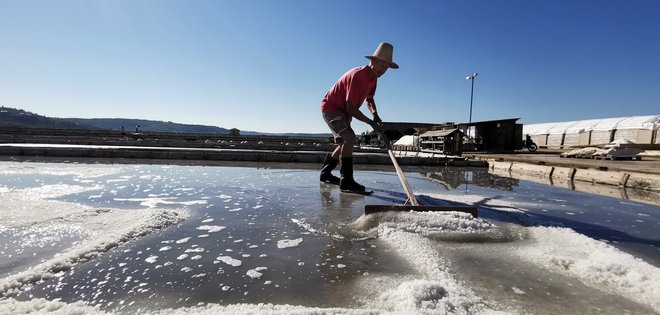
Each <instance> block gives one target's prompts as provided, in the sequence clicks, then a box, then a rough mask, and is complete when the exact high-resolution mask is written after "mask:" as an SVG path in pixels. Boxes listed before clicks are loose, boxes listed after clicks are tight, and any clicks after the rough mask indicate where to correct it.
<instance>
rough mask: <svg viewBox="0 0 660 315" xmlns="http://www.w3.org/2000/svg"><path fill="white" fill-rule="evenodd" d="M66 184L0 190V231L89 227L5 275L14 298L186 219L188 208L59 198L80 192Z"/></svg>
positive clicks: (5, 291) (2, 288)
mask: <svg viewBox="0 0 660 315" xmlns="http://www.w3.org/2000/svg"><path fill="white" fill-rule="evenodd" d="M61 186H62V185H53V186H44V187H41V188H36V189H24V190H11V191H8V192H2V193H1V194H0V199H2V203H0V222H1V223H0V224H2V225H1V226H0V229H4V230H12V229H15V230H21V229H25V228H34V227H39V228H48V227H49V226H50V227H54V226H61V225H67V226H71V227H72V228H77V229H81V230H82V231H84V233H82V235H83V236H84V238H83V240H82V241H80V242H78V243H76V244H74V245H73V246H71V247H69V248H67V249H65V250H63V251H61V252H60V253H58V254H57V255H55V256H54V257H52V258H50V259H48V260H46V261H44V262H42V263H39V264H38V265H36V266H26V267H29V269H27V270H24V271H21V272H18V273H16V274H12V275H9V276H8V277H5V278H3V279H0V296H5V297H6V296H9V295H11V294H13V293H15V292H17V291H18V290H20V288H21V287H23V286H24V285H27V284H30V283H35V282H37V281H40V280H46V279H50V278H51V277H53V276H55V275H56V274H58V273H60V272H64V271H67V270H69V269H71V268H72V267H73V266H74V265H75V264H78V263H81V262H84V261H88V260H90V259H93V258H95V257H97V256H99V255H101V254H103V253H104V252H107V251H108V250H110V249H111V248H113V247H116V246H119V245H121V244H123V243H126V242H128V241H131V240H134V239H137V238H139V237H141V236H144V235H146V234H148V233H151V232H153V231H155V230H159V229H162V228H165V227H167V226H170V225H172V224H176V223H178V222H181V221H183V220H184V219H185V218H186V217H187V216H188V214H187V212H186V211H183V210H160V209H147V210H119V209H95V208H91V207H86V206H83V205H80V204H76V203H69V202H61V201H56V200H48V199H43V198H53V197H55V196H57V195H58V194H60V195H61V194H66V193H71V192H72V191H77V188H75V187H76V186H72V187H71V189H63V187H61Z"/></svg>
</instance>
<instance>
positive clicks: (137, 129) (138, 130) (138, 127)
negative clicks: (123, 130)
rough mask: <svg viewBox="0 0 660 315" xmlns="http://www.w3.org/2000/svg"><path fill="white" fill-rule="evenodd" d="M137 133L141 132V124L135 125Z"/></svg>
mask: <svg viewBox="0 0 660 315" xmlns="http://www.w3.org/2000/svg"><path fill="white" fill-rule="evenodd" d="M135 133H140V125H137V126H135Z"/></svg>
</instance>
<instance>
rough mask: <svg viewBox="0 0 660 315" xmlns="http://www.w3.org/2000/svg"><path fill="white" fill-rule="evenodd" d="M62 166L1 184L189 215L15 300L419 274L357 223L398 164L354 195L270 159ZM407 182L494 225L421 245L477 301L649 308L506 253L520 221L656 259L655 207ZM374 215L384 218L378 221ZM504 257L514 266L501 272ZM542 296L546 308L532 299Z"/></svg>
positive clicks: (295, 293)
mask: <svg viewBox="0 0 660 315" xmlns="http://www.w3.org/2000/svg"><path fill="white" fill-rule="evenodd" d="M29 164H30V165H35V166H37V167H39V166H41V165H43V164H40V163H29ZM16 165H26V164H16ZM61 165H64V164H61ZM48 166H49V167H55V168H56V167H57V166H58V164H48ZM266 166H267V165H266ZM66 167H67V168H70V169H72V170H71V171H70V172H60V173H56V172H53V173H47V174H44V175H34V174H0V189H3V187H4V189H16V188H20V189H25V188H30V187H39V186H48V185H68V186H81V187H86V188H87V190H84V191H82V192H80V190H75V189H73V190H72V191H73V192H74V193H71V194H68V195H64V196H62V197H57V199H58V200H62V201H68V202H75V203H79V204H84V205H87V206H91V207H95V208H104V207H105V208H122V209H144V208H172V209H174V208H185V209H188V210H189V211H190V213H191V215H190V217H189V218H188V220H186V221H184V222H182V223H180V224H178V225H176V226H172V227H170V228H167V229H165V230H163V231H160V232H156V233H153V234H151V235H148V236H145V237H142V238H140V239H138V240H136V241H133V242H130V243H128V244H124V245H123V246H120V247H118V248H115V249H112V250H110V251H109V252H107V253H106V254H105V255H103V256H101V257H98V258H96V259H94V260H91V261H89V262H85V263H81V264H79V265H77V266H76V267H75V268H73V269H72V270H70V271H67V272H64V273H61V274H58V275H57V276H56V277H54V278H53V279H50V280H46V281H43V282H41V283H38V284H34V285H31V286H30V287H29V289H26V290H24V291H23V292H22V293H21V294H19V295H18V296H17V298H18V299H21V300H29V299H32V298H38V297H45V298H48V299H51V300H52V299H60V300H61V301H64V302H73V301H78V300H83V301H86V302H89V303H90V304H92V305H100V306H101V307H102V309H104V310H109V311H115V312H124V313H132V312H135V311H136V310H141V309H142V310H144V309H149V310H153V309H162V308H168V307H182V306H195V305H199V304H200V303H202V304H205V303H220V304H235V303H274V304H285V303H286V304H293V305H305V306H314V307H349V308H350V307H364V305H365V301H363V300H361V295H362V294H361V293H363V292H366V293H369V294H374V293H373V292H368V291H369V289H365V287H364V284H363V282H364V281H365V280H366V281H367V282H368V283H369V281H371V282H375V283H380V286H381V290H382V289H383V288H385V287H387V285H388V281H393V280H392V279H415V278H416V277H420V275H423V274H424V271H423V270H426V269H425V268H427V269H428V266H426V265H428V264H426V265H425V264H424V263H423V262H422V263H420V264H421V266H422V267H419V266H417V267H415V264H416V262H411V261H410V260H409V259H410V257H409V256H410V255H408V256H406V255H405V254H404V255H402V254H401V250H402V249H396V248H393V245H392V243H391V242H389V243H388V242H387V241H384V240H383V239H381V238H380V237H379V235H378V234H377V233H375V232H374V231H373V230H370V229H368V228H358V227H356V225H355V224H354V223H355V222H356V220H357V219H359V218H360V217H361V216H362V212H363V208H364V205H365V204H392V203H403V202H404V200H405V195H404V194H403V193H402V189H401V187H400V185H399V182H398V178H397V176H396V174H395V173H394V172H382V171H357V172H356V179H357V180H358V181H359V182H361V183H362V184H365V185H366V186H368V187H371V188H372V189H373V190H374V194H373V195H372V196H361V195H352V194H345V193H340V192H339V190H338V189H337V187H335V186H331V185H327V184H320V183H318V173H317V171H316V170H299V169H280V168H277V165H274V167H273V168H253V167H203V166H159V165H114V166H111V167H112V168H113V169H114V171H113V172H109V173H108V174H105V175H104V174H103V172H100V174H99V175H98V176H92V177H89V176H81V174H79V173H77V172H76V170H75V169H76V168H78V167H80V168H81V170H85V171H88V170H89V168H92V169H93V168H95V167H98V168H107V167H108V166H107V165H97V166H93V165H79V166H77V165H72V164H66ZM407 176H408V180H409V181H410V184H411V185H412V187H413V189H414V191H415V193H416V194H417V195H419V196H420V197H419V199H420V201H422V202H425V203H427V204H459V205H460V204H475V205H477V206H478V207H479V215H480V217H481V218H483V219H485V220H486V221H489V222H492V223H494V224H495V225H496V228H492V229H490V230H489V229H487V230H485V232H484V233H479V234H478V235H475V234H470V233H456V231H449V232H446V231H435V230H429V229H426V230H425V231H427V234H426V235H425V239H427V240H429V241H430V243H429V245H428V247H426V248H420V250H423V251H426V252H435V253H439V255H440V256H441V257H444V258H443V259H444V260H446V262H447V263H448V264H449V265H450V266H452V268H454V269H453V270H455V271H454V274H455V275H456V278H457V279H458V280H459V281H462V282H466V283H468V284H469V286H470V287H472V288H473V290H474V291H475V292H476V293H478V294H479V295H480V296H483V297H484V298H485V300H486V302H485V304H487V305H488V304H489V303H492V304H497V305H496V307H494V308H495V309H503V310H509V311H511V310H526V311H530V312H532V313H534V312H537V313H538V312H541V313H543V312H547V313H557V312H560V311H576V312H579V313H598V312H607V313H611V312H632V313H638V312H639V313H647V312H649V310H648V309H647V308H646V307H645V306H641V305H639V304H637V303H634V302H631V301H630V300H628V299H626V298H624V297H621V296H618V295H614V294H612V293H611V292H603V291H600V290H598V289H594V288H593V287H592V286H585V285H584V284H583V283H582V282H581V281H579V280H575V279H573V278H571V277H569V276H567V275H562V274H554V273H552V272H547V270H546V271H544V270H542V269H541V268H539V267H537V266H535V265H533V264H531V263H526V262H521V261H519V260H517V259H515V257H512V256H510V255H508V253H507V251H510V250H511V249H515V248H517V247H522V246H525V243H526V242H527V236H526V232H525V227H528V226H539V225H541V226H561V227H569V228H572V229H574V230H576V231H578V232H579V233H581V234H584V235H587V236H589V237H592V238H595V239H599V240H603V241H606V242H608V243H610V244H612V245H614V246H616V247H617V248H620V249H622V250H624V251H626V252H629V253H631V254H633V255H635V256H637V257H641V258H643V259H644V260H646V261H647V262H649V263H651V264H654V265H655V266H658V265H660V253H659V252H658V251H659V250H660V246H658V245H659V242H660V241H659V237H658V234H657V229H658V226H659V225H660V207H658V206H653V205H648V204H642V203H635V202H631V201H628V200H622V199H616V198H611V197H602V196H597V195H589V194H584V193H579V192H575V191H572V190H570V189H562V188H558V187H553V186H547V185H542V184H537V183H533V182H528V181H522V180H516V179H512V178H504V177H499V176H495V175H491V174H488V173H487V170H485V169H462V168H442V169H441V168H437V169H429V168H425V169H420V170H419V171H418V172H408V173H407ZM401 220H402V219H401V218H397V219H395V222H396V225H397V226H398V227H399V228H401V226H404V225H405V224H402V222H403V221H401ZM412 220H413V221H415V220H417V221H418V222H414V225H415V227H416V228H418V226H419V224H420V222H419V220H420V219H419V218H413V219H412ZM379 223H380V224H381V225H387V224H388V221H387V220H386V219H384V218H382V219H381V221H380V222H379ZM425 228H428V227H425ZM404 230H405V228H404ZM428 231H431V232H428ZM42 236H47V235H46V234H42ZM80 237H82V236H80ZM24 238H25V237H24V234H23V236H21V234H17V232H16V231H11V233H10V232H9V231H2V230H0V239H2V240H3V241H7V242H3V243H7V244H12V242H16V240H19V239H24ZM77 238H78V236H76V234H75V233H71V234H69V235H67V236H62V237H60V238H55V240H54V241H53V242H52V243H53V244H52V246H51V245H46V246H47V247H49V250H48V251H47V252H41V253H39V255H37V256H43V255H46V256H47V255H52V254H53V253H54V252H57V251H58V250H59V249H61V248H65V247H67V246H70V244H72V243H73V242H75V241H76V239H77ZM37 247H39V246H37ZM41 247H44V245H42V246H41ZM2 250H3V251H4V252H14V253H18V252H19V251H21V250H23V251H24V252H25V253H30V252H29V246H23V245H20V244H19V245H8V246H5V248H4V249H2ZM410 250H414V249H410ZM17 264H20V260H19V259H18V258H16V255H15V256H14V258H13V260H12V258H6V257H3V258H0V266H3V267H0V276H4V275H6V274H8V273H11V272H15V271H16V267H12V266H16V265H17ZM512 265H513V266H514V267H515V268H514V270H510V269H509V268H508V267H509V266H512ZM7 266H9V267H7ZM420 268H421V269H420ZM516 268H517V269H516ZM420 270H422V271H420ZM430 272H433V271H430ZM510 275H515V276H510ZM383 276H385V277H386V278H384V279H385V280H382V281H381V280H380V279H381V277H383ZM374 279H376V280H374ZM379 281H381V282H382V283H381V282H379ZM378 287H379V286H375V287H374V288H372V289H371V290H378ZM365 290H366V291H365ZM369 294H364V295H365V296H369ZM435 299H437V297H436V298H435ZM493 301H499V302H497V303H495V302H493ZM561 301H563V302H561ZM544 302H545V303H547V305H543V304H541V305H539V303H544ZM651 312H652V311H651Z"/></svg>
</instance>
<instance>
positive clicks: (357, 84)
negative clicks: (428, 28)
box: [320, 43, 399, 193]
mask: <svg viewBox="0 0 660 315" xmlns="http://www.w3.org/2000/svg"><path fill="white" fill-rule="evenodd" d="M393 51H394V47H392V45H391V44H388V43H380V45H378V48H376V51H375V52H374V54H373V56H365V57H366V58H367V59H369V60H371V62H370V63H369V65H368V66H362V67H357V68H353V69H351V70H348V72H346V73H345V74H344V75H342V76H341V78H339V80H337V82H336V83H335V84H334V85H333V86H332V88H330V90H329V91H328V93H327V94H326V95H325V97H324V98H323V101H322V102H321V113H322V114H323V119H324V120H325V122H326V123H327V124H328V127H330V130H331V131H332V135H333V136H334V138H335V142H336V143H337V148H336V149H335V150H334V151H333V152H332V154H328V155H326V157H325V160H324V162H323V168H322V170H321V178H320V179H321V181H322V182H326V183H332V184H339V188H340V189H341V190H342V191H344V192H355V193H364V192H365V188H364V186H362V185H360V184H358V183H357V182H355V180H354V179H353V146H354V145H355V132H354V131H353V128H351V120H352V119H353V118H355V119H357V120H359V121H362V122H364V123H367V124H369V125H370V126H371V127H372V128H373V129H374V130H376V131H379V130H380V126H379V124H381V123H382V120H381V119H380V117H378V112H377V111H376V102H375V101H374V95H375V94H376V86H377V83H378V78H380V77H381V76H382V75H383V74H385V72H386V71H387V69H389V68H393V69H398V68H399V66H398V65H397V64H396V63H394V62H393V61H392V55H393ZM365 100H366V101H367V108H368V109H369V111H370V112H371V114H372V115H373V119H369V118H368V117H367V116H365V115H364V114H363V113H362V112H361V111H360V106H362V103H364V101H365ZM340 158H341V178H337V177H336V176H334V175H332V173H331V172H332V170H333V169H334V168H335V167H336V166H337V163H338V162H339V159H340Z"/></svg>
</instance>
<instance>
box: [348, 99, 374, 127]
mask: <svg viewBox="0 0 660 315" xmlns="http://www.w3.org/2000/svg"><path fill="white" fill-rule="evenodd" d="M370 110H371V109H370ZM346 113H347V114H348V115H349V116H351V117H355V119H357V120H359V121H361V122H364V123H367V124H369V125H371V124H373V120H371V119H369V118H368V117H367V116H365V115H364V114H363V113H362V112H361V111H360V110H359V109H358V108H357V106H355V105H353V104H351V103H350V102H346Z"/></svg>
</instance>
